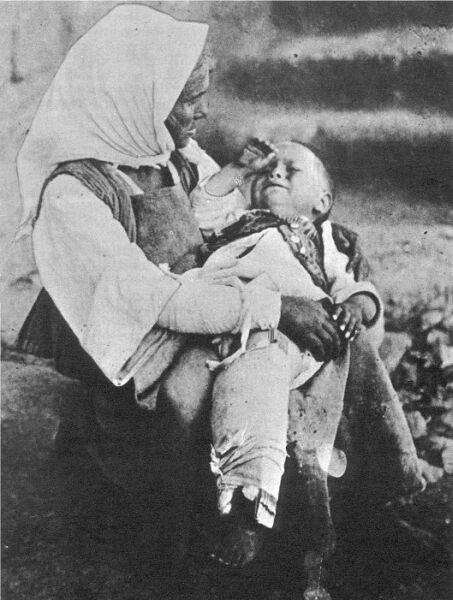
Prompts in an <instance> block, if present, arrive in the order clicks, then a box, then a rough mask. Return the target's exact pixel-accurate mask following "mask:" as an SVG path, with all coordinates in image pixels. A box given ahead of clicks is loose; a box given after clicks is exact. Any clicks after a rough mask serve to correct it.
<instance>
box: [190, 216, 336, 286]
mask: <svg viewBox="0 0 453 600" xmlns="http://www.w3.org/2000/svg"><path fill="white" fill-rule="evenodd" d="M269 227H275V228H276V229H278V231H279V232H280V234H281V236H282V237H283V239H284V240H285V242H286V243H287V244H288V246H289V247H290V249H291V251H292V253H293V254H294V256H295V257H296V258H297V260H298V261H299V263H300V264H301V265H302V266H303V267H304V269H306V271H307V272H308V273H309V274H310V276H311V278H312V280H313V283H314V284H315V285H316V286H318V287H320V288H321V289H322V290H324V291H325V292H326V293H327V292H328V281H327V277H326V274H325V272H324V267H323V258H324V252H323V244H322V237H321V234H320V231H319V229H317V228H316V226H315V225H314V224H313V223H311V222H310V221H308V219H305V218H304V217H295V218H293V219H283V218H281V217H278V216H277V215H275V214H274V213H272V212H271V211H269V210H263V209H254V210H250V211H248V212H247V213H246V214H245V215H243V216H242V217H241V218H240V219H238V220H237V221H236V222H235V223H233V224H232V225H229V226H228V227H225V228H224V229H222V231H220V232H219V233H213V234H212V235H211V236H210V238H209V239H208V241H207V242H206V243H205V244H203V246H202V248H201V254H202V257H203V259H204V260H206V259H207V258H208V257H209V256H210V255H211V254H213V252H215V251H216V250H218V249H219V248H221V247H222V246H225V245H226V244H229V243H230V242H232V241H234V240H237V239H239V238H243V237H246V236H248V235H252V234H253V233H259V232H261V231H264V230H265V229H268V228H269Z"/></svg>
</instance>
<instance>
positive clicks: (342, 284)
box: [205, 221, 382, 389]
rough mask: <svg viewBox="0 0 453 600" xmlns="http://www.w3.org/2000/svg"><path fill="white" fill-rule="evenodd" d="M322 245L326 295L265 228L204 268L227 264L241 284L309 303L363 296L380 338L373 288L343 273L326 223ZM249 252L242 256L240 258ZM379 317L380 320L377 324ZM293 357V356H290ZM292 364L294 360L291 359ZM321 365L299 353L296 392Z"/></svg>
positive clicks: (222, 251) (343, 258) (378, 304)
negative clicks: (258, 285) (254, 284)
mask: <svg viewBox="0 0 453 600" xmlns="http://www.w3.org/2000/svg"><path fill="white" fill-rule="evenodd" d="M321 233H322V239H323V245H324V268H325V271H326V275H327V278H328V282H329V286H330V290H329V292H330V293H329V294H326V293H325V292H324V291H323V290H322V289H321V288H320V287H318V286H316V285H315V283H314V282H313V279H312V278H311V276H310V274H309V273H308V271H306V270H305V269H304V267H303V266H302V265H301V264H300V262H299V261H298V260H297V259H296V257H295V256H294V255H293V253H292V251H291V249H290V248H289V246H288V244H287V243H286V242H285V240H284V239H283V238H282V236H281V235H280V233H279V232H278V231H277V230H276V229H274V228H272V229H271V228H269V229H266V230H264V231H262V232H260V233H255V234H252V235H249V236H247V237H244V238H240V239H237V240H234V241H233V242H231V243H229V244H227V245H226V246H223V247H222V248H219V250H217V251H216V252H214V254H212V255H211V256H210V257H209V258H208V260H207V261H206V265H205V268H212V269H215V268H216V266H217V267H219V266H220V265H222V264H225V263H227V262H228V261H229V262H231V263H233V262H234V261H236V263H235V264H234V266H232V267H231V268H230V269H229V275H230V277H238V278H239V279H241V280H243V281H250V280H255V279H259V280H260V283H261V285H262V286H265V285H267V287H268V288H269V289H272V290H278V291H279V292H280V293H281V294H282V295H287V296H303V297H305V298H310V299H311V300H322V299H323V298H330V299H331V300H333V301H334V302H338V303H339V302H344V301H345V300H347V299H348V298H349V297H350V296H352V295H353V294H358V293H366V294H368V295H370V296H371V297H372V298H373V300H374V301H375V304H376V311H377V314H376V318H377V319H378V323H377V324H376V325H375V326H374V327H373V328H372V329H376V330H378V335H380V329H381V322H380V321H381V320H382V303H381V300H380V298H379V295H378V293H377V291H376V288H375V287H374V286H373V285H372V284H371V283H369V282H366V281H361V282H356V281H355V279H354V276H353V275H352V273H347V272H346V265H347V262H348V259H347V256H345V255H344V254H342V253H341V252H339V250H338V249H337V247H336V245H335V242H334V240H333V236H332V225H331V223H330V222H328V221H326V222H325V223H323V225H322V232H321ZM246 250H249V251H248V252H247V253H246V254H245V256H242V254H243V253H244V252H245V251H246ZM379 317H381V319H380V320H379ZM293 354H294V353H293ZM291 360H292V361H293V362H294V356H293V357H292V358H291ZM322 364H323V363H321V362H319V361H317V360H315V359H314V357H313V356H312V355H311V353H310V352H308V351H305V352H301V353H300V355H299V356H298V360H296V361H295V367H294V369H293V373H294V372H297V375H296V376H295V377H294V378H293V380H292V381H291V384H290V388H291V389H297V388H298V387H300V386H301V385H303V384H304V383H305V382H306V381H308V380H309V379H310V378H311V377H312V376H313V375H314V374H315V373H316V372H317V371H318V370H319V369H320V368H321V366H322Z"/></svg>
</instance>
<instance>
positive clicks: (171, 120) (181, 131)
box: [165, 45, 211, 148]
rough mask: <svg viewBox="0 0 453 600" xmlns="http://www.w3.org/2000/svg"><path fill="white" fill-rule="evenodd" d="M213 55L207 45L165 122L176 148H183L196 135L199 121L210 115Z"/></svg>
mask: <svg viewBox="0 0 453 600" xmlns="http://www.w3.org/2000/svg"><path fill="white" fill-rule="evenodd" d="M210 72H211V55H210V52H209V48H208V47H207V45H205V47H204V49H203V52H202V53H201V55H200V58H199V59H198V62H197V64H196V65H195V68H194V69H193V71H192V73H191V74H190V77H189V79H188V80H187V82H186V84H185V86H184V89H183V90H182V92H181V94H180V96H179V98H178V100H177V101H176V104H175V105H174V107H173V108H172V110H171V112H170V114H169V115H168V117H167V120H166V121H165V125H166V126H167V129H168V131H169V132H170V134H171V136H172V138H173V141H174V143H175V146H176V147H177V148H183V147H184V146H186V145H187V144H188V142H189V140H190V139H191V138H193V137H194V136H195V134H196V127H197V121H199V120H200V119H205V118H206V117H207V115H208V101H207V92H208V88H209V76H210Z"/></svg>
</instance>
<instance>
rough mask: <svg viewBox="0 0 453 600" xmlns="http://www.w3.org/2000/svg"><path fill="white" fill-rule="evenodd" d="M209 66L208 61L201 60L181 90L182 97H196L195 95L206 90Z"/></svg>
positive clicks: (187, 98)
mask: <svg viewBox="0 0 453 600" xmlns="http://www.w3.org/2000/svg"><path fill="white" fill-rule="evenodd" d="M209 66H210V65H209V61H208V60H206V61H204V60H203V61H202V62H201V63H200V64H198V65H197V67H196V68H195V69H194V70H193V71H192V73H191V75H190V77H189V79H188V80H187V82H186V85H185V86H184V89H183V92H182V97H183V99H186V100H189V99H191V98H196V97H197V96H200V95H201V94H204V93H205V92H207V91H208V88H209V72H210V68H209Z"/></svg>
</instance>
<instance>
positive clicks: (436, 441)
mask: <svg viewBox="0 0 453 600" xmlns="http://www.w3.org/2000/svg"><path fill="white" fill-rule="evenodd" d="M429 442H430V446H431V449H432V450H437V451H438V452H442V450H445V448H453V440H452V439H450V438H447V437H444V436H441V435H431V436H430V437H429Z"/></svg>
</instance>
